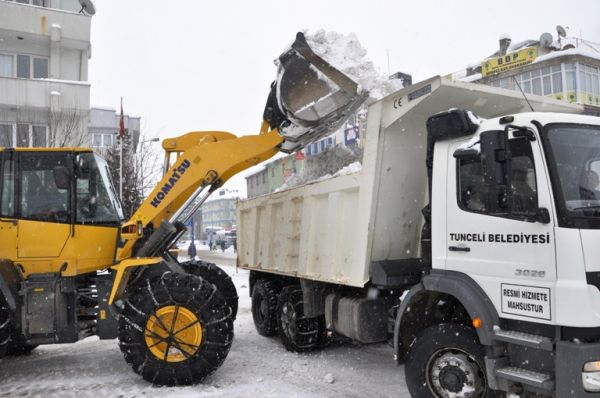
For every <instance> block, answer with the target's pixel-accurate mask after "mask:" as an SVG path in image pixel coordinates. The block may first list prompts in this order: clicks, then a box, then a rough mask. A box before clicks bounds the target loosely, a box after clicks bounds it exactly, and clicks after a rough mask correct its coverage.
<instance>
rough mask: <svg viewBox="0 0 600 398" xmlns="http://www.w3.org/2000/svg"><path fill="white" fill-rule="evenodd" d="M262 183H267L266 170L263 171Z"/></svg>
mask: <svg viewBox="0 0 600 398" xmlns="http://www.w3.org/2000/svg"><path fill="white" fill-rule="evenodd" d="M262 183H263V184H266V183H267V172H266V171H265V172H264V173H262Z"/></svg>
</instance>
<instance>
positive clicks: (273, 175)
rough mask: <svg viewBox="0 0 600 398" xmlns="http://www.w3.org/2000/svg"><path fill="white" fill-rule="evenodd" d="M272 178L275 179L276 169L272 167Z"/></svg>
mask: <svg viewBox="0 0 600 398" xmlns="http://www.w3.org/2000/svg"><path fill="white" fill-rule="evenodd" d="M271 177H275V167H271Z"/></svg>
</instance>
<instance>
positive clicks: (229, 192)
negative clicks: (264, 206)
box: [206, 188, 241, 202]
mask: <svg viewBox="0 0 600 398" xmlns="http://www.w3.org/2000/svg"><path fill="white" fill-rule="evenodd" d="M240 196H241V195H240V192H239V191H238V190H237V189H228V188H221V189H217V190H216V191H215V192H213V194H212V195H210V196H209V197H208V199H207V200H206V201H207V202H213V201H215V200H220V199H237V198H239V197H240Z"/></svg>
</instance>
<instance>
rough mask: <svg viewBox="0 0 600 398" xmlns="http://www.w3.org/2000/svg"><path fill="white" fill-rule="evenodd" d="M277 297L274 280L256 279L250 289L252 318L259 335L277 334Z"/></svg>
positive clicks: (269, 335) (270, 335)
mask: <svg viewBox="0 0 600 398" xmlns="http://www.w3.org/2000/svg"><path fill="white" fill-rule="evenodd" d="M277 298H278V289H277V284H276V282H273V281H269V280H266V279H259V280H257V281H256V283H255V284H254V288H253V289H252V319H253V320H254V327H255V328H256V331H257V332H258V334H260V335H261V336H265V337H272V336H275V335H276V334H277Z"/></svg>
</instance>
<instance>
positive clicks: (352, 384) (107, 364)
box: [0, 251, 409, 398]
mask: <svg viewBox="0 0 600 398" xmlns="http://www.w3.org/2000/svg"><path fill="white" fill-rule="evenodd" d="M199 255H200V257H201V258H203V259H206V260H208V261H214V262H216V263H217V264H219V265H221V266H223V268H224V269H225V270H226V271H227V272H228V273H229V274H230V275H231V276H232V277H233V279H234V282H235V284H236V286H237V289H238V294H239V296H240V309H239V314H238V317H237V320H236V322H235V340H234V343H233V346H232V348H231V351H230V353H229V356H228V357H227V360H226V361H225V363H224V364H223V366H222V367H221V368H220V369H219V370H218V371H217V372H216V373H215V374H214V375H212V376H211V377H209V378H208V379H207V380H206V381H205V383H204V384H201V385H197V386H193V387H179V388H165V387H161V388H159V387H153V386H152V385H150V384H148V383H147V382H145V381H144V380H142V379H141V377H139V376H137V375H136V374H135V373H134V372H133V371H132V370H131V369H130V368H129V366H128V365H127V364H126V363H125V361H124V359H123V356H122V354H121V352H120V350H119V348H118V345H117V341H116V340H105V341H100V340H98V339H97V338H95V337H92V338H88V339H86V340H83V341H81V342H79V343H77V344H70V345H57V346H44V347H39V348H37V349H36V350H34V351H33V352H32V353H31V354H30V355H27V356H23V357H6V358H4V359H2V360H0V397H53V396H60V397H123V398H132V397H141V396H145V397H158V396H160V397H256V396H259V397H339V398H341V397H408V396H409V395H408V391H407V389H406V385H405V383H404V369H403V367H397V366H396V365H395V363H394V361H393V359H392V349H391V348H390V347H389V346H388V345H387V344H379V345H370V346H362V347H360V346H354V345H350V344H344V345H341V344H334V345H332V346H330V347H328V348H326V349H324V350H323V351H320V352H313V353H309V354H294V353H289V352H287V351H286V350H285V349H284V348H283V345H282V344H281V343H280V342H279V340H278V339H275V338H265V337H262V336H259V335H258V334H257V333H256V331H255V330H254V325H253V323H252V315H251V313H250V298H249V296H248V279H247V278H248V274H247V272H246V271H243V270H239V271H237V272H236V270H235V266H234V264H235V257H234V254H233V253H230V252H225V253H220V252H204V251H200V252H199ZM328 374H330V375H328ZM326 375H328V376H327V378H326V377H325V376H326ZM331 377H333V383H328V382H327V381H326V379H329V380H330V378H331Z"/></svg>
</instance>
